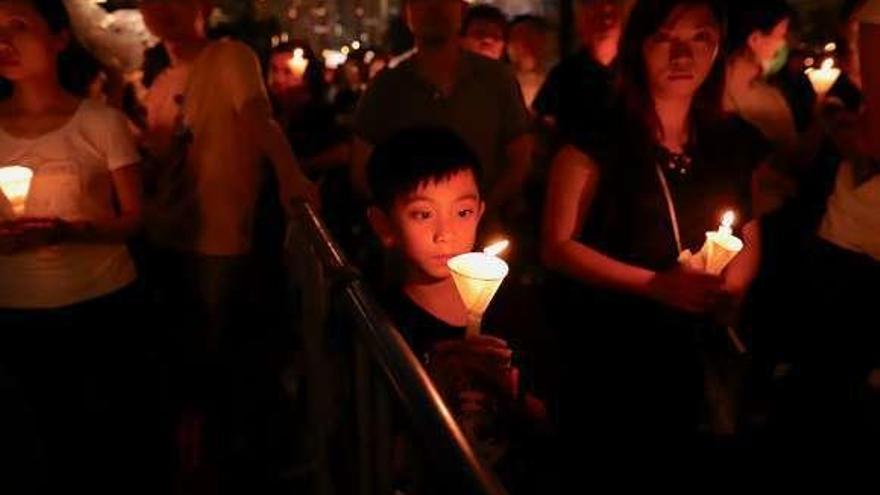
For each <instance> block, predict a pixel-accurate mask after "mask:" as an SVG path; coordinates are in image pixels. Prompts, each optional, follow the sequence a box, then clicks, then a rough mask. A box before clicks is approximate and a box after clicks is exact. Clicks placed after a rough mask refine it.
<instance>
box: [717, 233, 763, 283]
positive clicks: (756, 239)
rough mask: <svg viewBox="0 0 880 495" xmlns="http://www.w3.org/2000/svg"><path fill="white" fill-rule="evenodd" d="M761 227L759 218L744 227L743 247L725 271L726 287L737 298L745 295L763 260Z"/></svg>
mask: <svg viewBox="0 0 880 495" xmlns="http://www.w3.org/2000/svg"><path fill="white" fill-rule="evenodd" d="M760 232H761V228H760V224H759V222H758V220H752V221H751V222H749V223H748V224H746V225H745V226H744V227H743V232H742V236H743V244H744V246H743V249H742V251H740V253H739V254H738V255H737V256H736V257H735V258H733V261H731V262H730V265H728V267H727V269H726V270H725V273H724V287H725V289H726V291H727V292H729V293H731V294H732V295H733V296H734V297H736V298H737V299H741V298H742V297H744V296H745V294H746V292H747V291H748V289H749V287H750V286H751V285H752V282H753V281H754V280H755V277H757V276H758V269H759V267H760V262H761V234H760Z"/></svg>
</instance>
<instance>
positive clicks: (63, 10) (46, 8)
mask: <svg viewBox="0 0 880 495" xmlns="http://www.w3.org/2000/svg"><path fill="white" fill-rule="evenodd" d="M29 3H30V4H31V5H32V6H33V7H34V10H36V11H37V13H38V14H39V15H40V17H42V18H43V20H44V21H46V24H48V25H49V30H50V31H51V32H52V33H53V34H59V33H61V32H63V31H67V32H69V33H70V41H69V42H68V44H67V48H65V49H64V51H62V52H61V53H59V54H58V80H59V82H60V83H61V86H62V87H63V88H64V89H65V90H66V91H68V92H70V93H72V94H75V95H77V96H86V95H87V94H88V89H89V85H90V84H91V82H92V81H93V80H94V79H95V77H96V76H97V75H98V73H99V72H100V70H101V65H100V64H99V63H98V61H97V59H95V57H93V56H92V55H91V54H90V53H89V52H88V51H86V49H85V48H83V46H82V45H81V44H80V43H79V41H77V39H76V37H75V36H74V34H73V31H72V30H71V28H70V14H69V13H68V12H67V7H65V6H64V2H63V1H62V0H29ZM12 91H13V87H12V82H11V81H9V80H7V79H5V78H0V99H5V98H8V97H9V96H11V95H12Z"/></svg>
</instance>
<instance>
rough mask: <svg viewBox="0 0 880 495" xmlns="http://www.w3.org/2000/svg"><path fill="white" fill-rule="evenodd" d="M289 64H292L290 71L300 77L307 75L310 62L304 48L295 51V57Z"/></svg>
mask: <svg viewBox="0 0 880 495" xmlns="http://www.w3.org/2000/svg"><path fill="white" fill-rule="evenodd" d="M288 63H289V64H290V70H291V71H293V73H294V74H296V75H297V76H299V77H302V76H303V74H305V73H306V69H307V68H308V66H309V61H308V60H306V58H305V52H304V51H303V49H302V48H297V49H295V50H294V51H293V57H291V59H290V62H288Z"/></svg>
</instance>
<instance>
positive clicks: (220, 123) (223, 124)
mask: <svg viewBox="0 0 880 495" xmlns="http://www.w3.org/2000/svg"><path fill="white" fill-rule="evenodd" d="M254 104H257V105H263V106H264V109H265V112H266V115H267V116H271V105H270V103H269V97H268V95H267V94H266V89H265V86H264V85H263V79H262V72H261V71H260V64H259V61H258V60H257V57H256V55H255V54H254V53H253V51H252V50H251V49H250V48H248V47H247V45H244V44H242V43H239V42H237V41H229V40H221V41H216V42H213V43H211V44H210V45H208V46H207V47H206V48H205V49H204V50H203V51H202V53H201V54H200V55H199V57H198V58H197V59H196V60H195V61H194V62H193V63H192V64H191V65H190V66H189V67H181V68H177V69H172V70H170V71H168V72H166V73H164V74H162V75H161V76H160V77H159V78H157V79H156V81H155V82H154V84H153V86H152V87H151V88H150V92H149V94H148V96H147V100H146V107H147V111H148V114H149V115H148V116H147V119H148V122H149V125H150V131H149V132H148V133H147V136H146V138H147V140H148V143H149V142H152V143H153V144H155V145H158V149H155V148H151V151H153V152H154V153H155V154H156V155H158V156H160V157H161V156H162V155H163V153H164V152H166V151H167V150H165V149H162V148H163V145H164V146H167V143H168V142H169V139H168V138H167V136H168V135H169V134H170V133H171V130H173V129H174V128H175V127H176V122H175V120H176V119H178V118H179V117H178V115H179V112H180V110H181V109H182V111H183V123H184V125H185V126H186V128H187V129H188V130H189V133H190V134H191V136H192V141H191V144H190V145H189V149H188V152H187V154H188V156H187V159H186V169H187V170H186V174H185V180H186V181H190V182H185V183H181V184H178V186H179V187H177V192H176V195H177V197H175V198H171V200H170V203H167V204H164V205H157V204H155V203H154V202H151V201H150V200H149V199H148V215H147V230H148V232H149V233H150V235H151V238H152V240H153V241H154V242H157V243H159V244H161V245H164V246H166V247H172V248H177V249H182V250H186V251H195V252H198V253H201V254H207V255H220V256H222V255H227V256H228V255H241V254H245V253H247V252H248V251H249V250H250V246H251V235H252V223H253V216H254V208H255V205H256V201H257V194H258V192H259V183H260V175H261V158H262V153H261V151H260V149H259V148H258V146H257V144H256V142H255V141H254V140H253V138H252V137H251V135H250V132H249V131H248V129H247V128H246V127H245V126H244V123H243V122H242V120H241V112H242V110H243V109H244V108H245V106H246V105H254ZM186 205H194V206H192V207H187V206H186ZM193 210H195V211H193ZM180 211H183V212H191V214H189V213H185V214H184V215H181V214H179V213H178V212H180ZM189 216H192V217H193V219H192V220H193V221H192V223H193V228H192V229H191V230H192V232H191V235H189V236H181V235H179V234H180V230H181V229H180V227H181V225H183V224H182V222H185V221H189V219H186V218H182V217H189ZM186 237H190V238H186Z"/></svg>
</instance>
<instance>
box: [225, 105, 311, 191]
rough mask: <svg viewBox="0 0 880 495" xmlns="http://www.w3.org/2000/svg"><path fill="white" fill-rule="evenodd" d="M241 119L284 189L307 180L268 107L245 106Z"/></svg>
mask: <svg viewBox="0 0 880 495" xmlns="http://www.w3.org/2000/svg"><path fill="white" fill-rule="evenodd" d="M241 117H242V120H243V121H244V122H243V123H244V126H245V128H246V129H249V130H250V134H251V137H252V139H253V140H254V141H255V142H256V144H257V146H258V148H259V149H260V150H261V151H262V152H263V154H265V155H266V157H268V158H269V160H270V161H271V162H272V166H273V168H274V170H275V175H276V176H277V178H278V183H279V185H280V186H281V187H282V189H283V188H284V187H285V185H290V184H292V183H294V182H296V181H302V180H305V175H304V174H303V172H302V169H301V168H300V166H299V163H298V162H297V160H296V157H295V156H294V154H293V150H292V149H291V148H290V143H289V142H288V141H287V137H286V136H285V135H284V131H283V130H282V129H281V126H279V125H278V123H277V122H276V121H275V119H274V118H272V114H271V112H270V110H269V107H268V106H267V105H265V104H264V103H263V102H259V101H255V102H253V103H252V104H249V105H245V108H244V109H243V110H242V112H241ZM285 200H286V198H285Z"/></svg>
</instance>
